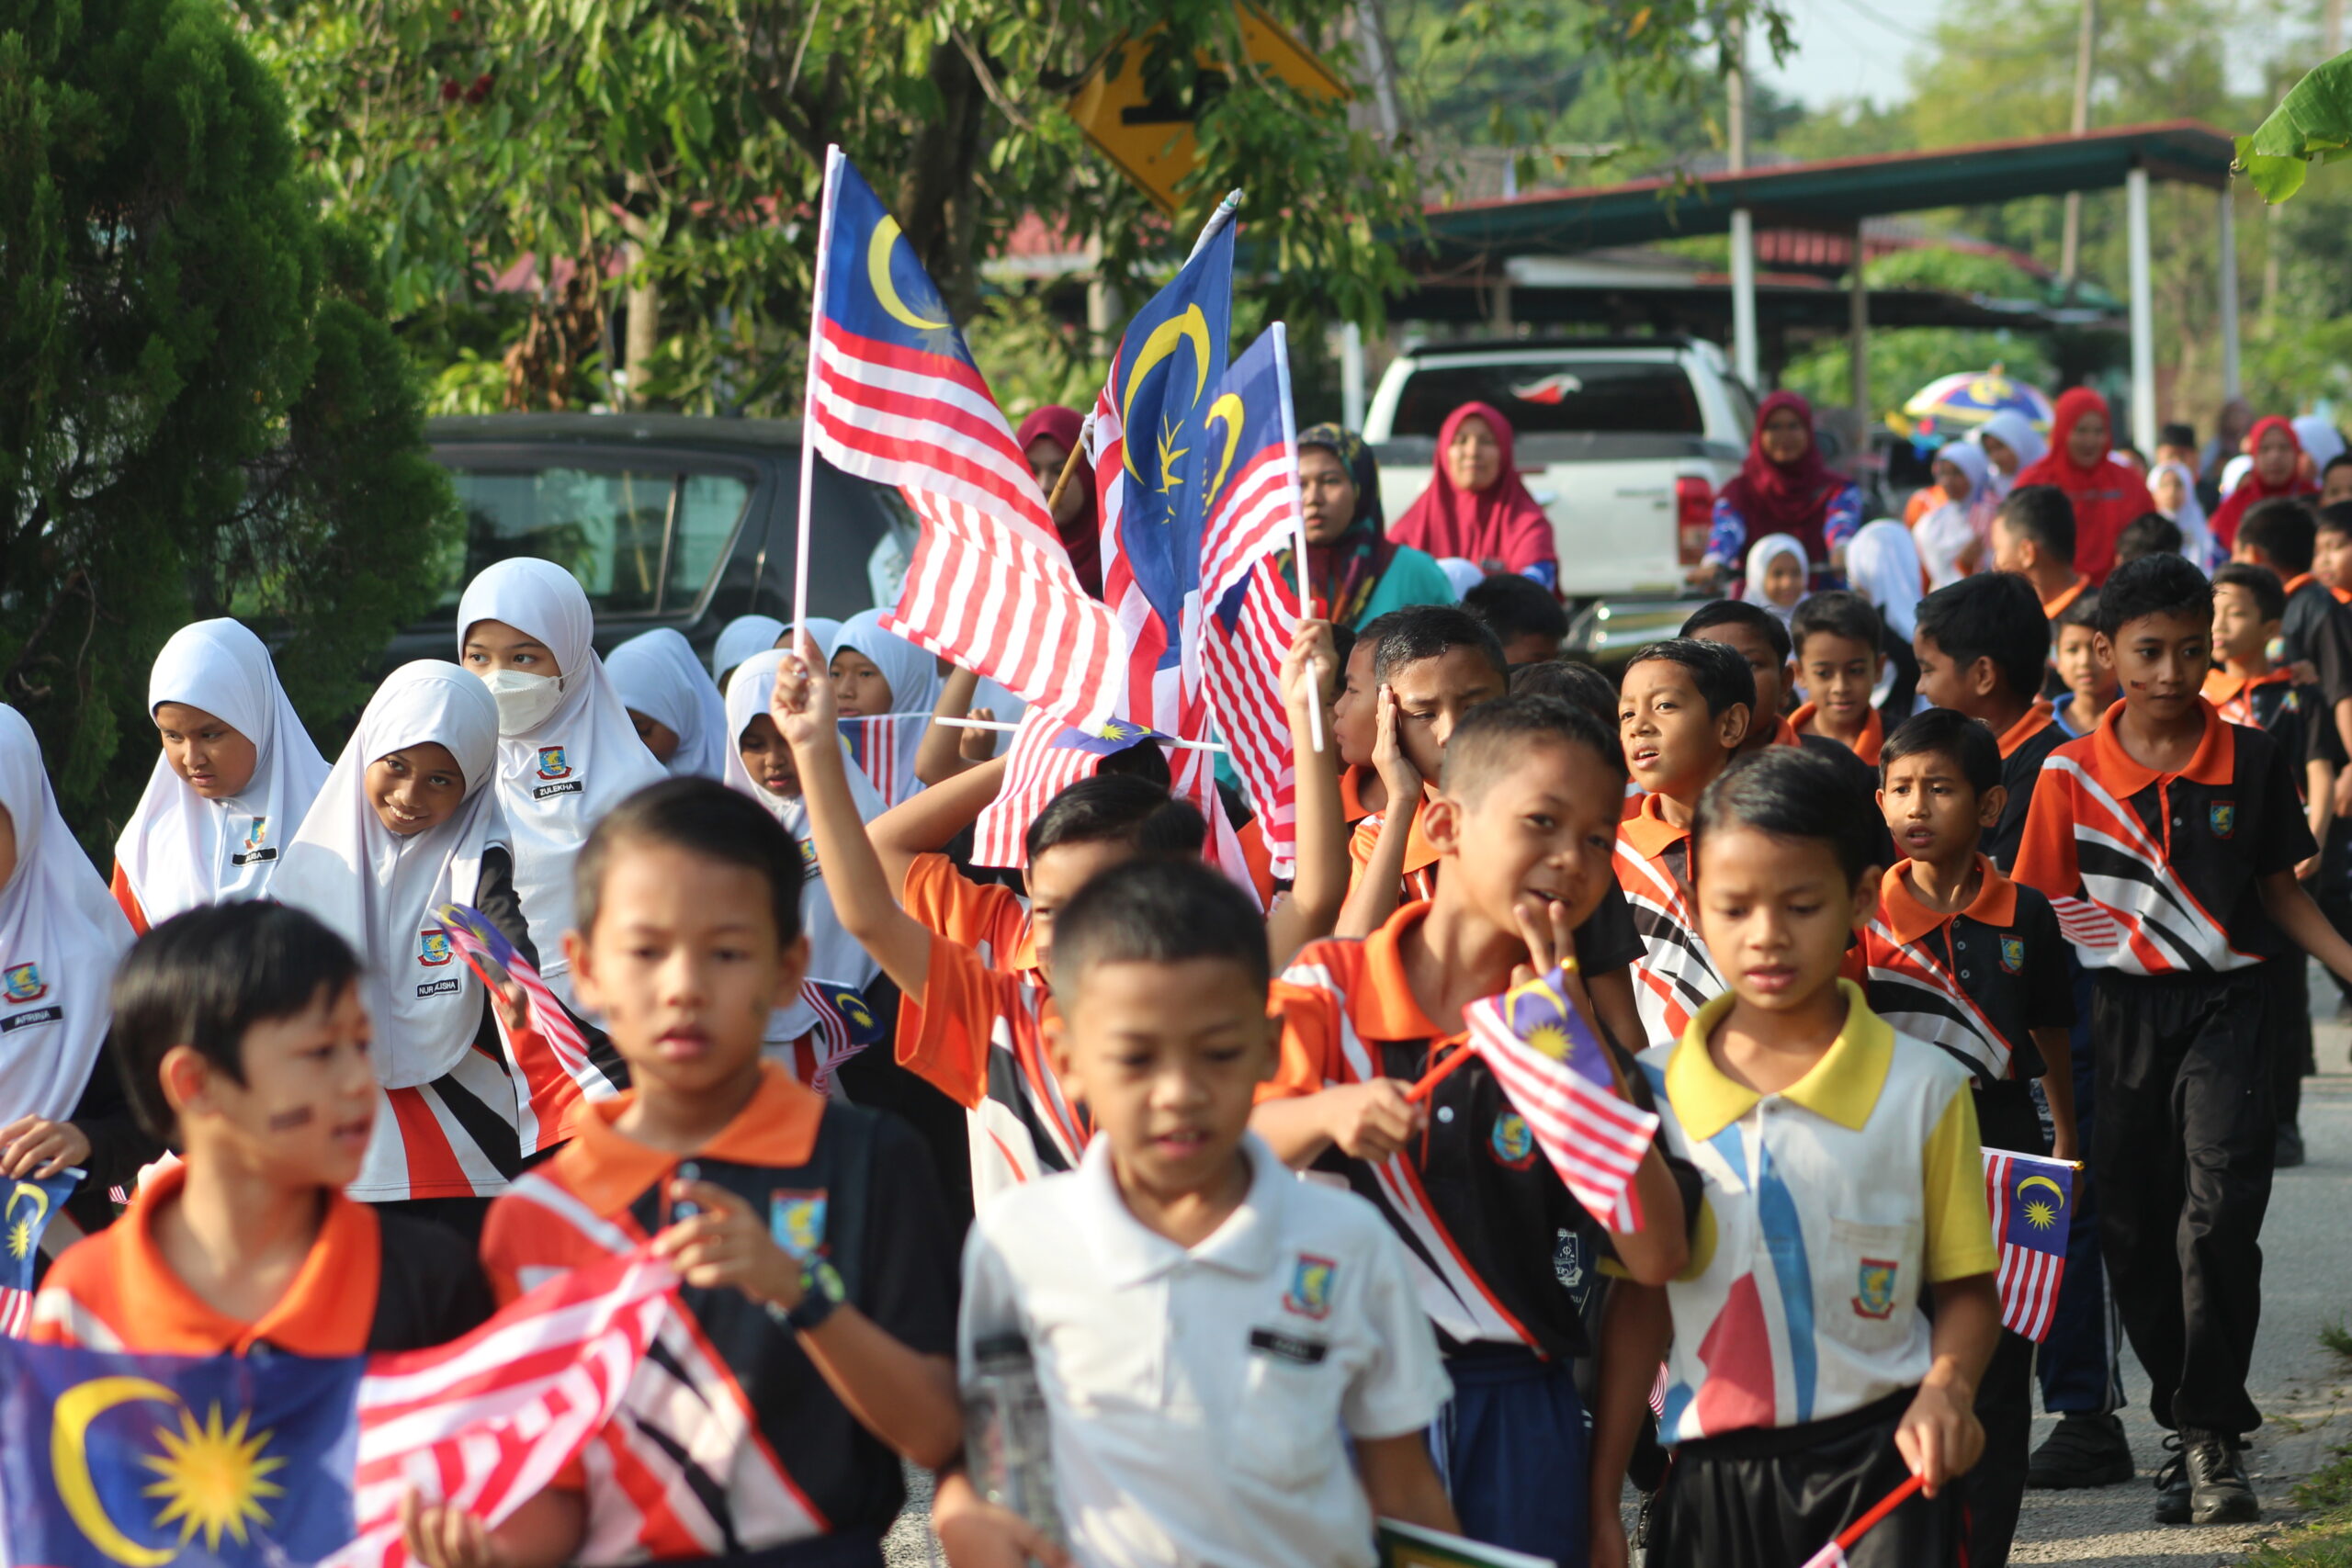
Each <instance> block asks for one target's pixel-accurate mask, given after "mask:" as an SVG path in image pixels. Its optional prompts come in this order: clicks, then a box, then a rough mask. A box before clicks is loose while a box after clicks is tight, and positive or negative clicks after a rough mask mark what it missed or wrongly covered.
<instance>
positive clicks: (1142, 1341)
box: [932, 861, 1455, 1568]
mask: <svg viewBox="0 0 2352 1568" xmlns="http://www.w3.org/2000/svg"><path fill="white" fill-rule="evenodd" d="M1054 959H1055V962H1054V974H1053V986H1054V993H1055V1001H1056V1003H1057V1007H1058V1009H1059V1014H1058V1017H1057V1018H1056V1019H1054V1020H1051V1021H1048V1022H1047V1024H1046V1031H1047V1032H1046V1045H1047V1049H1048V1051H1049V1052H1050V1053H1051V1054H1052V1056H1053V1064H1054V1070H1055V1072H1056V1074H1057V1076H1058V1077H1059V1078H1060V1080H1061V1082H1062V1083H1063V1084H1064V1085H1066V1086H1071V1091H1072V1092H1073V1093H1082V1094H1083V1095H1084V1097H1085V1100H1086V1103H1087V1104H1088V1106H1089V1107H1090V1108H1091V1111H1092V1113H1093V1117H1094V1126H1095V1131H1096V1136H1095V1139H1094V1141H1093V1143H1092V1145H1091V1146H1090V1147H1089V1148H1088V1150H1087V1152H1086V1156H1085V1158H1084V1160H1083V1161H1082V1163H1081V1164H1080V1167H1079V1168H1078V1169H1076V1170H1075V1171H1072V1172H1070V1173H1069V1174H1067V1175H1061V1176H1050V1177H1046V1178H1045V1179H1041V1180H1037V1181H1033V1182H1031V1183H1029V1184H1027V1185H1025V1186H1023V1187H1020V1188H1017V1189H1014V1190H1010V1191H1007V1192H1004V1193H1002V1194H1001V1195H999V1196H998V1197H997V1198H996V1199H995V1200H994V1201H991V1202H989V1204H987V1205H985V1206H984V1207H983V1208H982V1210H981V1212H980V1215H979V1219H978V1223H977V1224H975V1225H974V1226H973V1228H972V1233H971V1236H970V1239H969V1241H968V1242H967V1245H966V1247H965V1252H964V1304H963V1314H962V1318H961V1323H960V1326H959V1337H960V1339H961V1344H962V1359H963V1364H964V1369H965V1372H966V1375H967V1377H968V1376H970V1375H971V1374H972V1371H973V1364H974V1348H975V1347H976V1346H978V1345H981V1344H984V1343H986V1342H988V1341H989V1340H990V1339H993V1338H998V1337H1001V1336H1003V1335H1005V1334H1007V1333H1017V1334H1019V1335H1020V1336H1021V1337H1023V1338H1024V1339H1026V1340H1027V1341H1028V1344H1029V1347H1030V1349H1031V1352H1032V1354H1033V1355H1034V1356H1035V1360H1036V1368H1037V1375H1038V1381H1039V1382H1040V1385H1041V1386H1042V1388H1043V1389H1044V1392H1045V1396H1046V1406H1047V1409H1048V1411H1049V1413H1050V1427H1051V1433H1052V1439H1051V1440H1052V1452H1053V1472H1054V1473H1053V1479H1054V1485H1055V1490H1056V1493H1057V1497H1058V1499H1059V1503H1060V1508H1061V1517H1062V1519H1063V1521H1064V1525H1065V1529H1067V1531H1068V1534H1069V1544H1070V1557H1071V1558H1072V1559H1073V1560H1074V1561H1075V1562H1078V1563H1079V1564H1080V1565H1081V1568H1129V1565H1136V1568H1140V1565H1144V1564H1152V1565H1174V1564H1180V1563H1182V1564H1191V1563H1242V1562H1248V1563H1251V1564H1256V1565H1260V1568H1291V1565H1295V1568H1359V1565H1360V1568H1370V1565H1371V1564H1372V1563H1373V1562H1374V1560H1375V1553H1374V1547H1373V1517H1374V1515H1375V1514H1378V1515H1385V1516H1388V1517H1395V1518H1399V1519H1403V1520H1405V1521H1407V1522H1408V1523H1413V1524H1419V1525H1426V1526H1429V1527H1431V1528H1433V1529H1442V1530H1449V1531H1450V1530H1453V1529H1454V1528H1455V1524H1454V1516H1453V1509H1452V1507H1451V1506H1449V1505H1448V1504H1447V1502H1446V1499H1445V1493H1444V1490H1443V1488H1442V1486H1441V1485H1440V1484H1439V1482H1438V1478H1437V1472H1436V1470H1435V1468H1434V1467H1433V1466H1432V1465H1431V1464H1430V1456H1429V1450H1428V1448H1427V1446H1426V1444H1425V1442H1424V1440H1423V1438H1422V1432H1423V1429H1424V1428H1425V1427H1427V1426H1428V1425H1429V1423H1430V1420H1431V1419H1432V1418H1433V1417H1434V1416H1436V1414H1437V1412H1438V1409H1439V1407H1440V1406H1441V1405H1442V1404H1444V1403H1445V1399H1446V1396H1447V1394H1448V1393H1449V1392H1450V1388H1449V1385H1448V1383H1447V1381H1446V1377H1445V1374H1444V1372H1443V1371H1442V1370H1441V1369H1440V1366H1439V1363H1438V1356H1437V1344H1436V1340H1435V1337H1434V1336H1433V1335H1432V1334H1431V1333H1430V1326H1429V1322H1428V1319H1427V1318H1426V1317H1424V1316H1423V1315H1422V1313H1421V1310H1420V1306H1419V1303H1418V1302H1417V1301H1416V1300H1415V1299H1414V1294H1413V1288H1412V1285H1411V1283H1410V1282H1409V1280H1408V1279H1407V1277H1406V1272H1405V1261H1404V1257H1403V1254H1402V1252H1401V1250H1400V1248H1399V1247H1398V1244H1397V1240H1396V1238H1395V1236H1394V1235H1391V1234H1390V1232H1389V1229H1388V1226H1387V1225H1386V1224H1385V1222H1384V1221H1383V1220H1382V1219H1381V1217H1380V1215H1379V1213H1378V1212H1377V1211H1375V1210H1374V1208H1373V1207H1372V1206H1371V1205H1370V1204H1368V1203H1366V1202H1365V1201H1363V1200H1362V1199H1360V1198H1358V1197H1355V1196H1354V1195H1353V1194H1351V1193H1348V1192H1341V1191H1337V1190H1332V1189H1330V1188H1328V1187H1322V1186H1317V1185H1313V1184H1310V1183H1306V1182H1302V1181H1300V1180H1298V1179H1296V1178H1295V1177H1294V1176H1293V1175H1292V1174H1291V1173H1290V1172H1289V1170H1288V1169H1286V1168H1284V1167H1283V1164H1282V1162H1281V1161H1279V1160H1277V1159H1276V1158H1275V1157H1274V1156H1273V1155H1272V1151H1270V1150H1269V1149H1268V1148H1267V1147H1266V1145H1264V1144H1263V1143H1261V1142H1260V1141H1259V1139H1258V1138H1256V1137H1255V1136H1254V1135H1252V1134H1250V1132H1249V1126H1250V1100H1251V1096H1252V1093H1253V1091H1254V1090H1255V1089H1256V1088H1257V1086H1258V1084H1259V1083H1260V1082H1261V1081H1262V1080H1263V1079H1265V1078H1266V1077H1268V1076H1269V1075H1270V1074H1272V1071H1273V1066H1274V1026H1273V1024H1272V1022H1271V1021H1269V1020H1268V1019H1267V1017H1266V993H1267V986H1268V982H1269V979H1270V976H1269V973H1268V962H1267V954H1266V943H1265V937H1264V933H1263V930H1262V923H1261V920H1260V919H1259V918H1258V915H1257V911H1256V909H1255V908H1254V907H1253V906H1252V904H1251V903H1250V899H1249V898H1248V897H1247V896H1245V895H1244V894H1243V893H1241V891H1240V890H1239V889H1238V888H1237V887H1236V886H1234V885H1233V884H1232V883H1231V882H1229V881H1227V879H1226V878H1225V877H1223V876H1222V875H1220V874H1217V873H1216V872H1215V871H1213V870H1211V869H1209V868H1208V867H1206V866H1204V865H1203V864H1201V863H1197V862H1181V861H1164V862H1138V863H1129V864H1127V865H1125V866H1122V867H1121V868H1119V870H1118V871H1117V872H1116V873H1115V874H1106V875H1103V876H1099V877H1097V878H1095V879H1094V880H1093V881H1092V882H1090V883H1089V884H1087V885H1086V886H1085V887H1084V888H1083V889H1082V890H1080V893H1079V894H1078V896H1077V897H1074V898H1073V899H1071V900H1070V902H1069V905H1067V906H1066V907H1065V908H1063V910H1062V911H1061V913H1060V917H1059V919H1058V920H1057V924H1056V941H1055V953H1054ZM1351 1447H1352V1449H1353V1462H1352V1464H1351V1460H1350V1451H1349V1450H1350V1448H1351ZM932 1521H933V1527H934V1528H935V1529H937V1531H938V1532H939V1538H940V1541H941V1543H942V1544H943V1545H944V1547H945V1548H946V1551H947V1557H948V1562H950V1563H951V1564H952V1565H954V1568H972V1565H974V1564H980V1563H990V1562H1017V1561H1019V1560H1020V1559H1019V1557H1018V1556H1017V1555H1015V1554H1014V1553H1015V1552H1016V1551H1027V1552H1028V1553H1030V1554H1031V1555H1033V1556H1035V1557H1036V1558H1038V1559H1039V1560H1040V1561H1042V1562H1048V1563H1052V1562H1058V1561H1060V1557H1059V1554H1058V1553H1056V1552H1054V1551H1052V1550H1051V1549H1050V1548H1049V1547H1047V1546H1046V1544H1045V1543H1044V1542H1042V1541H1040V1540H1038V1539H1037V1538H1036V1537H1035V1534H1034V1533H1033V1532H1031V1531H1029V1530H1028V1529H1026V1527H1025V1526H1023V1524H1022V1523H1021V1522H1020V1521H1019V1520H1017V1519H1014V1518H1013V1517H1012V1516H1011V1515H1009V1514H1007V1513H1005V1512H1003V1511H1002V1510H1001V1509H997V1508H995V1507H992V1506H989V1505H988V1504H985V1503H983V1502H981V1501H980V1500H979V1498H978V1495H977V1494H976V1492H975V1490H974V1488H973V1487H972V1484H971V1483H970V1481H969V1480H968V1479H967V1477H966V1476H964V1475H962V1474H961V1473H958V1472H956V1467H954V1466H951V1467H950V1468H949V1471H948V1472H946V1473H944V1475H943V1476H942V1479H941V1482H940V1487H939V1493H938V1499H937V1501H936V1502H935V1504H934V1505H933V1513H932Z"/></svg>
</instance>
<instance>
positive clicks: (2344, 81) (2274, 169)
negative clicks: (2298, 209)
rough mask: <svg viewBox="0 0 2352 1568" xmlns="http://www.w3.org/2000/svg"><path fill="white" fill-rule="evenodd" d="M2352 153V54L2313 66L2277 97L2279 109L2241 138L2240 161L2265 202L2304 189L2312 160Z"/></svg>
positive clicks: (2324, 160) (2325, 160) (2329, 159)
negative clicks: (2305, 74)
mask: <svg viewBox="0 0 2352 1568" xmlns="http://www.w3.org/2000/svg"><path fill="white" fill-rule="evenodd" d="M2348 153H2352V54H2339V55H2337V56H2336V57H2335V59H2333V60H2331V61H2329V62H2326V63H2325V64H2324V65H2321V66H2319V67H2318V68H2317V69H2315V70H2313V71H2312V73H2310V74H2309V75H2307V76H2305V77H2304V78H2303V79H2302V80H2301V81H2300V82H2298V83H2296V84H2295V85H2294V86H2292V87H2290V88H2289V89H2288V92H2287V96H2285V97H2283V98H2281V99H2279V100H2278V107H2277V108H2275V109H2272V110H2271V111H2270V114H2269V117H2268V118H2266V119H2264V120H2263V122H2262V123H2261V124H2260V125H2258V126H2256V127H2255V129H2254V134H2253V135H2251V136H2241V137H2239V138H2238V164H2239V166H2240V167H2241V168H2243V169H2245V172H2246V175H2247V177H2248V178H2250V179H2252V180H2253V181H2254V188H2255V189H2256V190H2258V191H2260V192H2261V193H2262V199H2263V200H2265V201H2285V200H2288V199H2289V198H2290V197H2293V196H2294V194H2295V193H2296V192H2297V191H2299V190H2301V189H2302V188H2303V180H2304V176H2305V175H2307V174H2308V173H2309V172H2310V169H2311V165H2312V164H2313V163H2321V164H2333V163H2335V161H2336V160H2337V159H2338V158H2342V157H2344V156H2346V154H2348Z"/></svg>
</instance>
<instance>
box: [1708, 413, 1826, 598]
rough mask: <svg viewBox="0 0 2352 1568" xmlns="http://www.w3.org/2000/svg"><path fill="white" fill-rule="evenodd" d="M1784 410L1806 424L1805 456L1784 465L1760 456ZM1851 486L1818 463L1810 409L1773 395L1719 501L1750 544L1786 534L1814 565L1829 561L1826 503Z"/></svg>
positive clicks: (1796, 457)
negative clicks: (1771, 422) (1767, 432)
mask: <svg viewBox="0 0 2352 1568" xmlns="http://www.w3.org/2000/svg"><path fill="white" fill-rule="evenodd" d="M1782 409H1787V410H1788V411H1789V412H1791V413H1793V414H1795V415H1796V416H1797V418H1798V419H1799V420H1801V421H1802V422H1804V451H1803V452H1801V453H1799V454H1798V455H1797V456H1795V457H1792V458H1790V459H1789V460H1788V461H1787V462H1785V463H1776V462H1774V461H1772V459H1771V458H1770V457H1766V456H1765V455H1764V422H1765V421H1766V420H1768V419H1770V418H1771V417H1772V416H1773V415H1774V414H1776V413H1778V412H1781V410H1782ZM1852 482H1853V481H1852V480H1850V479H1848V478H1847V477H1846V476H1845V475H1843V474H1841V473H1839V472H1838V470H1837V469H1835V468H1831V467H1830V466H1829V465H1828V464H1826V463H1825V462H1823V461H1822V460H1821V442H1820V440H1819V439H1818V438H1817V437H1816V436H1815V434H1814V429H1813V405H1812V404H1811V403H1809V402H1806V401H1805V400H1804V399H1803V398H1801V397H1799V396H1798V395H1797V394H1796V393H1794V392H1774V393H1773V394H1772V395H1771V396H1770V397H1768V398H1766V399H1765V400H1764V401H1763V403H1762V405H1761V406H1760V407H1758V409H1757V411H1756V429H1755V430H1754V431H1753V432H1752V433H1751V434H1749V435H1748V438H1747V460H1746V461H1744V462H1742V463H1741V464H1740V465H1739V472H1738V473H1737V474H1736V475H1734V476H1733V477H1732V481H1731V482H1730V483H1729V484H1727V485H1725V486H1724V491H1723V500H1724V503H1725V504H1726V505H1728V506H1729V507H1730V508H1731V509H1732V510H1733V511H1734V512H1736V513H1739V515H1740V517H1741V518H1742V520H1744V521H1745V522H1746V523H1747V542H1748V543H1749V544H1751V545H1752V544H1754V543H1755V542H1756V541H1757V540H1758V539H1760V538H1762V537H1764V536H1765V535H1767V534H1786V535H1788V536H1791V537H1792V538H1793V539H1795V540H1796V542H1797V543H1798V544H1800V545H1803V546H1804V553H1805V558H1806V559H1807V560H1810V561H1816V562H1817V561H1824V560H1826V559H1828V558H1829V551H1828V548H1827V547H1826V546H1825V545H1824V544H1823V543H1822V539H1821V527H1822V525H1823V524H1824V523H1825V522H1826V521H1827V519H1828V516H1829V503H1830V502H1833V501H1835V500H1837V499H1838V494H1839V492H1840V491H1844V490H1845V488H1846V487H1847V486H1848V485H1849V484H1850V483H1852Z"/></svg>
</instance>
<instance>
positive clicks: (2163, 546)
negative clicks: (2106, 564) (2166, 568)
mask: <svg viewBox="0 0 2352 1568" xmlns="http://www.w3.org/2000/svg"><path fill="white" fill-rule="evenodd" d="M2161 554H2171V555H2176V556H2177V555H2178V554H2180V525H2179V524H2177V523H2176V522H2174V521H2173V520H2172V519H2171V518H2169V517H2167V516H2165V514H2164V513H2161V512H2143V513H2140V515H2139V516H2137V517H2134V518H2133V519H2131V522H2129V523H2126V524H2125V525H2123V531H2122V532H2121V533H2120V534H2118V535H2116V536H2115V560H2116V564H2117V565H2119V566H2120V565H2121V564H2122V563H2123V562H2125V561H2128V560H2138V559H2139V558H2141V557H2142V556H2153V555H2161Z"/></svg>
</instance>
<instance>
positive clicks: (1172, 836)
mask: <svg viewBox="0 0 2352 1568" xmlns="http://www.w3.org/2000/svg"><path fill="white" fill-rule="evenodd" d="M1208 831H1209V829H1208V824H1207V823H1206V822H1204V821H1203V820H1202V819H1201V814H1200V812H1199V810H1198V809H1197V808H1195V807H1193V803H1192V802H1191V801H1189V800H1178V799H1177V798H1176V797H1175V796H1173V795H1170V794H1169V793H1168V790H1167V788H1166V787H1165V786H1164V785H1157V784H1149V783H1147V782H1146V781H1144V780H1142V779H1138V778H1131V777H1126V776H1124V775H1121V774H1117V773H1097V774H1095V775H1094V776H1093V777H1092V778H1091V779H1080V780H1079V781H1078V782H1077V783H1076V784H1071V785H1070V786H1069V788H1068V789H1065V790H1063V791H1062V792H1061V793H1060V794H1059V795H1055V796H1054V798H1053V799H1051V800H1049V801H1047V802H1046V807H1045V809H1044V810H1042V811H1040V812H1038V813H1037V815H1036V816H1035V817H1033V818H1030V819H1029V830H1028V831H1027V832H1026V833H1024V834H1023V836H1022V840H1021V843H1022V848H1023V850H1024V851H1026V852H1027V856H1028V861H1029V863H1030V864H1032V865H1035V864H1036V863H1037V857H1038V856H1039V855H1042V854H1044V853H1045V852H1046V851H1047V850H1050V849H1057V848H1059V847H1060V846H1061V845H1063V844H1110V843H1121V844H1125V845H1127V846H1128V847H1129V848H1130V849H1132V850H1134V851H1135V852H1136V854H1138V855H1197V854H1199V853H1200V852H1201V846H1202V845H1203V844H1204V843H1206V842H1207V841H1208Z"/></svg>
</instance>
